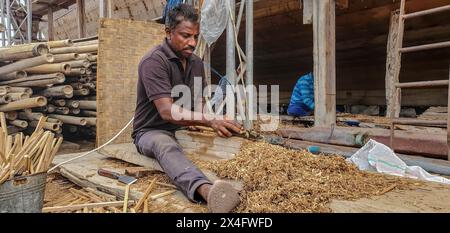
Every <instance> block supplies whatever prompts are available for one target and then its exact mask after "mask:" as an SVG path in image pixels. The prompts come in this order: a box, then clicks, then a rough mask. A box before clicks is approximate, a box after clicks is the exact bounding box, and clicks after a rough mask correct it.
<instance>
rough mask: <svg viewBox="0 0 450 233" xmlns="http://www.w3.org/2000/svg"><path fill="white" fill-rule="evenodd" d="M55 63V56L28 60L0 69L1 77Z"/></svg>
mask: <svg viewBox="0 0 450 233" xmlns="http://www.w3.org/2000/svg"><path fill="white" fill-rule="evenodd" d="M52 62H53V55H51V54H45V55H41V56H38V57H33V58H27V59H23V60H20V61H17V62H15V63H12V64H8V65H5V66H2V67H0V76H3V75H6V74H9V73H12V72H15V71H18V70H26V69H28V68H31V67H34V66H40V65H43V64H48V63H52Z"/></svg>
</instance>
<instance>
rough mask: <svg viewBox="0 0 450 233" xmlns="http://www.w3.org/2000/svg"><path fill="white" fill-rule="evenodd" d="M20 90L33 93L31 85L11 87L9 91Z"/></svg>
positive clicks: (16, 91)
mask: <svg viewBox="0 0 450 233" xmlns="http://www.w3.org/2000/svg"><path fill="white" fill-rule="evenodd" d="M18 92H22V93H27V94H29V95H33V89H31V88H29V87H9V93H18Z"/></svg>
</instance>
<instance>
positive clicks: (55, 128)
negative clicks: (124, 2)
mask: <svg viewBox="0 0 450 233" xmlns="http://www.w3.org/2000/svg"><path fill="white" fill-rule="evenodd" d="M37 125H38V121H30V126H31V127H37ZM43 128H44V129H47V130H51V131H58V130H59V129H60V128H61V126H60V125H59V124H58V123H53V122H45V123H44V126H43Z"/></svg>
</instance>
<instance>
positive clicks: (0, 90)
mask: <svg viewBox="0 0 450 233" xmlns="http://www.w3.org/2000/svg"><path fill="white" fill-rule="evenodd" d="M9 90H10V89H9V87H8V86H0V95H6V94H8V92H9Z"/></svg>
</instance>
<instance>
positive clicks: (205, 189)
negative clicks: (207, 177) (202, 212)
mask: <svg viewBox="0 0 450 233" xmlns="http://www.w3.org/2000/svg"><path fill="white" fill-rule="evenodd" d="M211 187H212V185H211V184H202V185H200V187H198V188H197V193H198V194H199V195H200V196H201V197H202V198H203V200H205V201H207V200H208V194H209V190H210V189H211Z"/></svg>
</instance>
